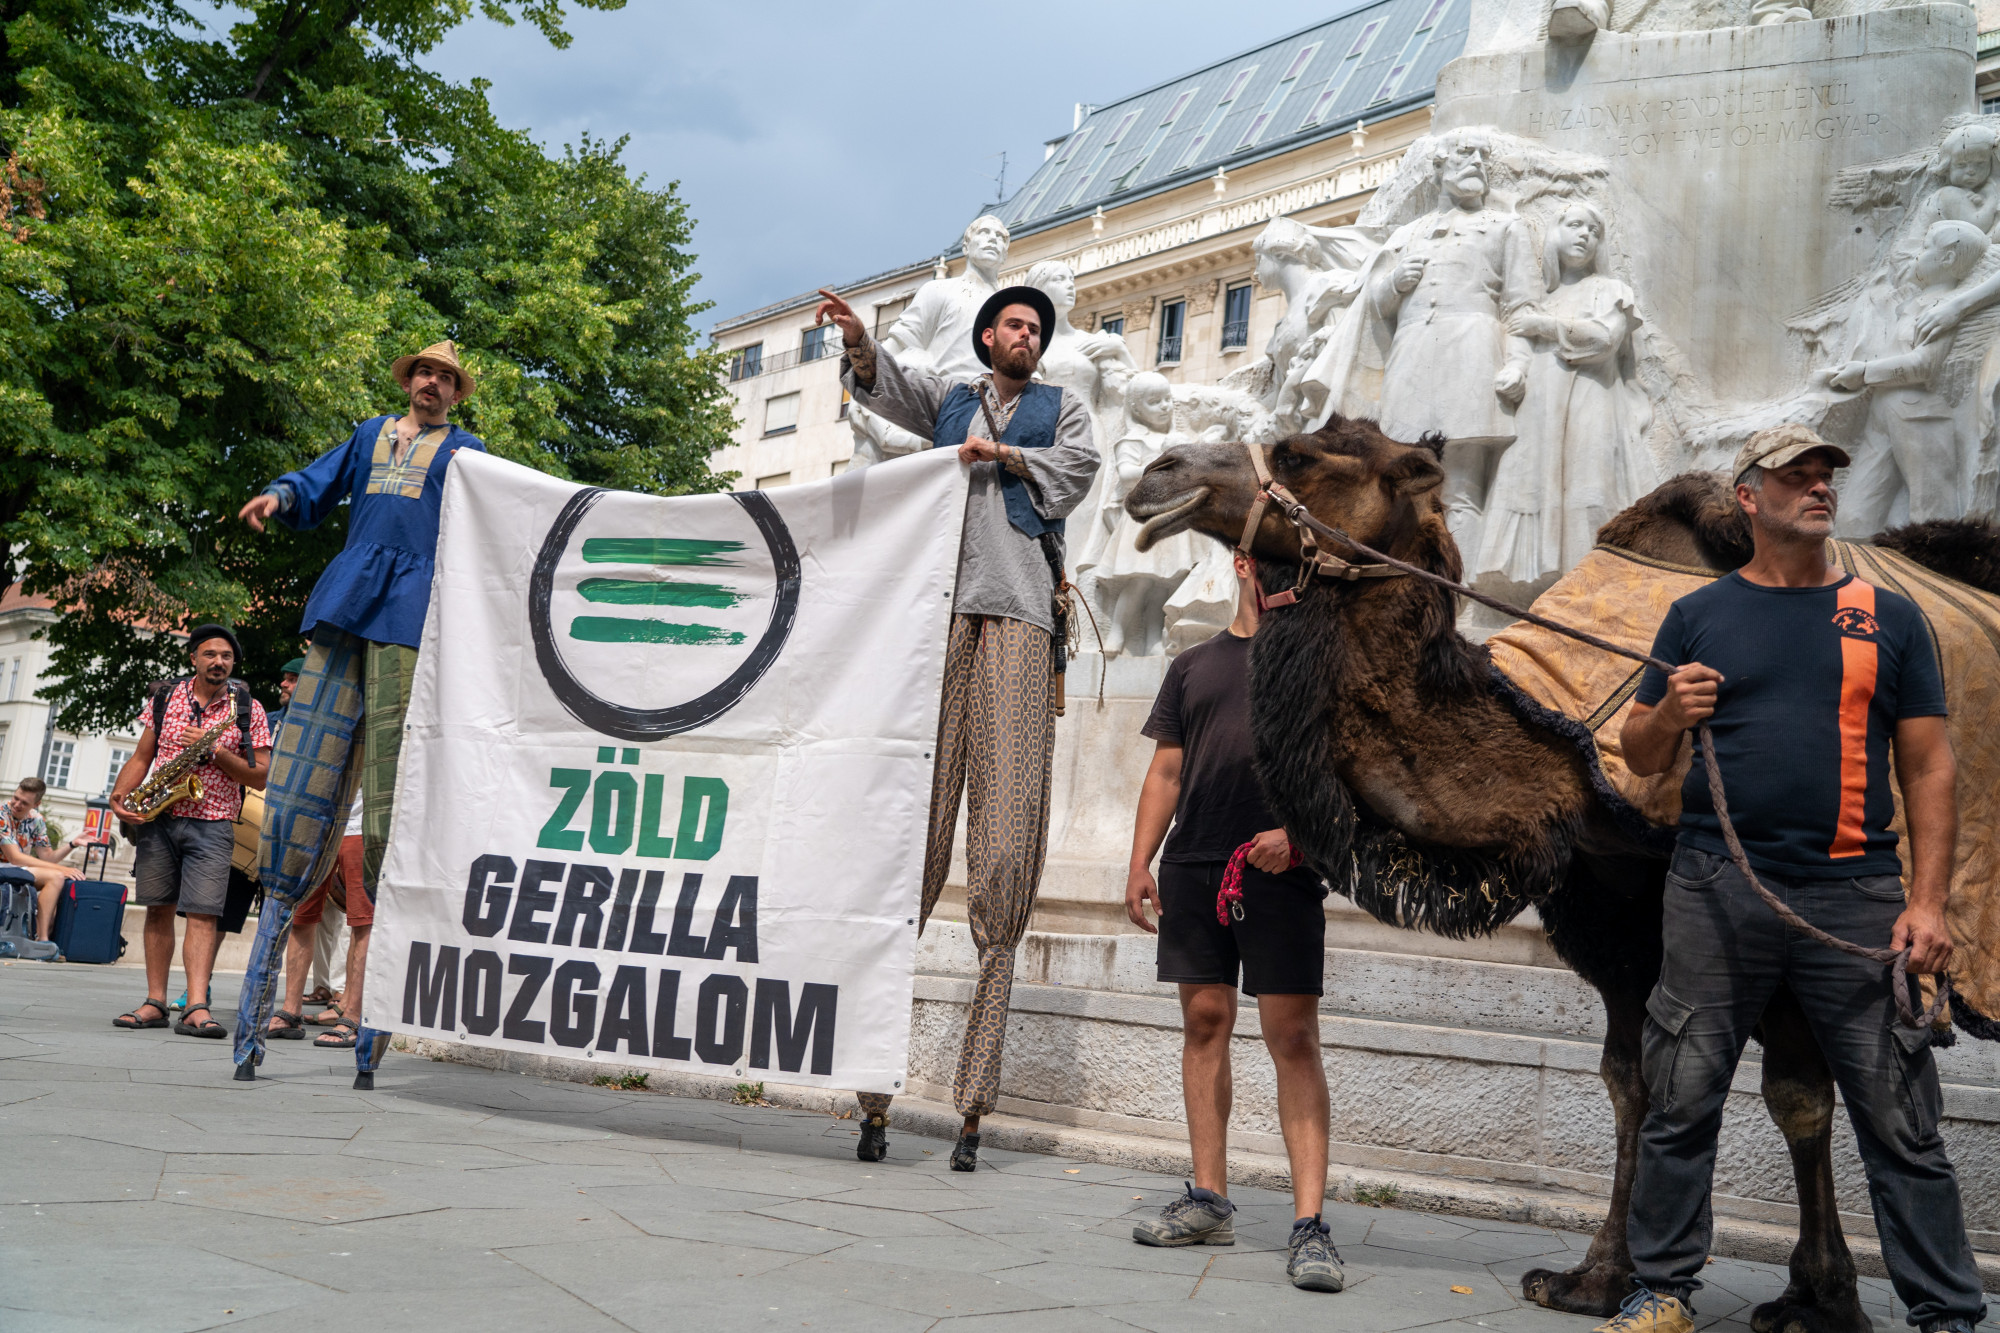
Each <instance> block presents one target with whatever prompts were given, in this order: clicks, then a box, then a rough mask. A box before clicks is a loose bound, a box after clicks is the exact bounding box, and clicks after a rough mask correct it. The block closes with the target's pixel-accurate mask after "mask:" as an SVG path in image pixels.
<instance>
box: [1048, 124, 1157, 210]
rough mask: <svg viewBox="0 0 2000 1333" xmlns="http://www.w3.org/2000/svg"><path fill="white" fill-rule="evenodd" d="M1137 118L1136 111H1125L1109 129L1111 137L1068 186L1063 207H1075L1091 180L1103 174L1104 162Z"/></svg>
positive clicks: (1115, 149) (1109, 158)
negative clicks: (1115, 124)
mask: <svg viewBox="0 0 2000 1333" xmlns="http://www.w3.org/2000/svg"><path fill="white" fill-rule="evenodd" d="M1138 118H1139V113H1138V112H1137V111H1127V112H1126V113H1125V114H1124V115H1123V116H1121V117H1120V118H1119V120H1118V127H1117V128H1116V129H1114V130H1112V131H1111V137H1110V138H1108V139H1106V140H1105V141H1104V143H1103V145H1102V146H1101V147H1099V148H1098V150H1097V152H1096V153H1094V154H1093V155H1092V156H1091V159H1090V165H1089V166H1087V167H1085V168H1084V169H1083V174H1082V175H1080V176H1078V177H1077V178H1076V184H1075V185H1073V186H1071V187H1070V191H1069V195H1068V197H1066V198H1065V199H1064V200H1063V201H1062V206H1063V207H1064V208H1073V207H1075V206H1076V201H1077V200H1079V199H1081V198H1083V192H1084V191H1085V190H1088V189H1089V188H1090V185H1091V182H1092V181H1095V180H1097V179H1098V178H1099V177H1100V176H1102V175H1103V174H1104V164H1105V163H1107V162H1109V161H1110V160H1111V155H1112V154H1113V153H1114V152H1116V151H1117V150H1118V145H1119V144H1120V143H1122V142H1124V139H1125V131H1127V130H1129V129H1131V128H1132V122H1133V121H1135V120H1137V119H1138Z"/></svg>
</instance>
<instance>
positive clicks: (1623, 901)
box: [1126, 418, 2000, 1333]
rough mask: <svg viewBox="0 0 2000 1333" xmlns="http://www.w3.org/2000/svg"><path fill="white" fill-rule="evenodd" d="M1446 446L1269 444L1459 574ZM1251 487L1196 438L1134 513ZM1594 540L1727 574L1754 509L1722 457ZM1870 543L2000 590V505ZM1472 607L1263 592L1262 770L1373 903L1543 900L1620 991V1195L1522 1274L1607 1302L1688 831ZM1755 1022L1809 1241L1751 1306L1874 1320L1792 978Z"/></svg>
mask: <svg viewBox="0 0 2000 1333" xmlns="http://www.w3.org/2000/svg"><path fill="white" fill-rule="evenodd" d="M1441 443H1442V442H1441V441H1438V440H1426V441H1425V442H1423V443H1420V444H1417V445H1406V444H1400V443H1397V442H1396V441H1394V440H1391V439H1389V438H1388V437H1387V436H1385V435H1384V434H1382V432H1381V431H1380V430H1378V429H1377V428H1376V427H1375V425H1374V424H1373V423H1372V422H1366V421H1347V420H1341V419H1339V418H1335V419H1334V420H1333V421H1330V422H1329V423H1328V424H1327V425H1326V426H1325V427H1324V428H1322V429H1321V430H1319V431H1317V432H1314V433H1312V434H1307V435H1296V436H1293V437H1291V438H1289V439H1286V440H1284V441H1281V442H1280V443H1278V444H1277V445H1274V446H1271V448H1270V453H1269V461H1270V468H1271V472H1272V474H1273V476H1274V477H1275V479H1276V480H1278V481H1279V482H1282V483H1283V484H1284V485H1285V486H1286V487H1287V488H1289V489H1290V490H1291V492H1292V493H1293V494H1294V495H1295V496H1297V497H1298V499H1299V500H1300V501H1301V502H1302V503H1303V504H1304V505H1305V506H1306V508H1307V509H1308V510H1309V511H1310V512H1311V513H1312V514H1313V515H1314V516H1315V517H1317V518H1319V519H1320V520H1321V521H1322V522H1325V523H1329V524H1332V525H1334V526H1336V527H1338V528H1340V529H1341V530H1343V531H1345V532H1347V533H1349V534H1351V535H1353V536H1354V537H1355V538H1356V539H1357V540H1359V541H1361V542H1365V543H1367V544H1368V545H1370V546H1372V547H1374V548H1375V549H1377V550H1379V551H1382V552H1385V553H1386V554H1388V555H1391V556H1394V557H1395V558H1397V559H1400V560H1404V561H1408V562H1410V563H1412V564H1415V565H1418V566H1420V567H1422V568H1424V569H1428V570H1432V571H1435V572H1437V573H1440V574H1444V575H1446V576H1448V577H1450V578H1453V579H1457V578H1459V577H1460V572H1461V560H1460V554H1459V551H1458V549H1457V547H1456V545H1455V544H1454V543H1453V541H1452V538H1451V535H1450V533H1449V531H1448V530H1447V528H1446V526H1445V517H1444V510H1443V506H1442V504H1441V502H1440V499H1439V496H1440V487H1441V484H1442V482H1443V480H1444V471H1443V469H1442V467H1441V466H1440V465H1439V461H1438V459H1439V453H1440V447H1441ZM1256 492H1257V478H1256V475H1255V473H1254V472H1253V470H1252V465H1251V462H1250V459H1249V456H1248V453H1247V451H1246V449H1245V447H1244V446H1243V445H1240V444H1191V445H1183V446H1180V447H1178V448H1175V449H1172V450H1169V451H1167V452H1166V453H1165V454H1163V455H1162V456H1161V457H1160V458H1158V459H1157V460H1155V461H1154V462H1153V463H1152V464H1151V466H1149V467H1148V468H1147V470H1146V472H1145V474H1144V475H1143V476H1142V477H1141V478H1140V480H1139V481H1138V482H1137V483H1136V484H1135V485H1134V487H1133V489H1132V491H1131V493H1130V495H1129V497H1128V498H1127V500H1126V509H1127V511H1128V512H1129V513H1130V514H1131V515H1132V516H1133V517H1134V518H1136V519H1139V520H1141V521H1142V523H1143V524H1144V529H1143V532H1142V535H1141V545H1142V548H1143V545H1144V543H1145V542H1148V541H1153V540H1158V539H1160V538H1162V537H1164V536H1166V535H1168V534H1170V533H1173V532H1179V531H1183V530H1188V529H1192V530H1195V531H1198V532H1202V533H1205V534H1207V535H1209V536H1212V537H1215V538H1217V539H1218V540H1220V541H1223V542H1225V543H1228V544H1234V543H1235V542H1236V541H1237V540H1238V538H1239V537H1240V535H1241V534H1242V531H1243V526H1244V522H1245V519H1246V517H1247V516H1248V514H1249V512H1250V508H1251V505H1252V501H1253V499H1254V497H1255V495H1256ZM1599 540H1600V541H1601V542H1605V543H1609V544H1612V545H1616V546H1620V547H1623V548H1625V549H1627V550H1631V551H1635V552H1637V553H1639V554H1641V555H1646V556H1650V557H1653V558H1655V559H1660V560H1665V561H1671V562H1674V563H1677V564H1683V565H1698V566H1703V567H1706V568H1709V569H1715V570H1728V569H1734V568H1736V567H1738V566H1740V565H1742V564H1744V563H1745V562H1746V561H1747V560H1748V559H1749V557H1750V535H1749V524H1748V520H1747V519H1746V518H1745V517H1744V515H1743V514H1742V512H1741V510H1740V509H1739V508H1738V507H1737V505H1736V502H1735V497H1734V494H1733V492H1732V490H1731V489H1730V488H1728V487H1726V486H1724V485H1723V484H1722V482H1721V481H1720V479H1718V478H1717V477H1715V476H1713V475H1711V474H1707V473H1688V474H1684V475H1682V476H1680V477H1676V478H1674V479H1673V480H1671V481H1669V482H1667V483H1666V484H1665V485H1663V486H1661V487H1660V488H1659V489H1657V490H1655V491H1654V492H1652V493H1651V494H1649V495H1647V496H1646V497H1644V498H1643V499H1642V500H1641V501H1640V502H1639V503H1638V504H1636V505H1634V506H1633V507H1632V508H1630V509H1628V510H1626V511H1624V512H1623V513H1621V514H1619V515H1618V516H1616V517H1615V518H1614V519H1613V520H1612V521H1611V522H1610V523H1609V524H1607V525H1606V526H1605V528H1604V529H1603V530H1602V531H1601V532H1600V534H1599ZM1876 543H1877V544H1881V545H1886V546H1892V547H1894V548H1895V549H1898V550H1900V551H1901V552H1902V553H1903V554H1904V555H1906V556H1908V557H1909V558H1911V559H1913V560H1916V561H1918V562H1919V563H1923V564H1925V565H1926V566H1927V567H1929V568H1932V569H1934V570H1936V571H1937V572H1939V573H1942V574H1945V575H1946V576H1947V577H1953V578H1957V579H1959V580H1960V581H1964V582H1969V583H1972V584H1973V585H1974V586H1978V587H1982V588H1984V589H1985V590H1987V591H2000V562H1996V559H1995V556H1996V552H2000V532H1996V531H1995V530H1994V529H1992V528H1991V527H1990V526H1987V525H1979V524H1956V525H1954V524H1942V525H1941V524H1924V525H1919V527H1917V528H1913V529H1903V530H1900V531H1899V532H1892V533H1887V534H1883V535H1882V536H1880V537H1878V538H1877V539H1876ZM1253 550H1254V553H1255V554H1256V556H1257V558H1258V562H1259V569H1260V576H1261V579H1262V582H1263V585H1264V587H1265V590H1266V592H1267V593H1276V592H1279V591H1281V590H1282V589H1284V588H1286V587H1289V586H1291V585H1292V583H1293V582H1294V580H1295V578H1296V576H1297V571H1298V568H1299V559H1300V554H1301V551H1300V544H1299V541H1298V537H1297V534H1296V532H1295V530H1294V529H1293V527H1292V525H1291V524H1290V523H1289V522H1287V521H1286V520H1285V519H1284V518H1283V516H1282V515H1281V514H1280V513H1279V512H1278V511H1277V509H1276V508H1275V507H1273V508H1271V509H1270V510H1268V511H1267V512H1266V513H1265V516H1264V518H1263V520H1262V522H1261V524H1260V525H1259V527H1258V529H1257V532H1256V534H1255V537H1254V540H1253ZM1456 611H1457V607H1456V605H1455V598H1454V597H1453V595H1452V594H1451V593H1449V592H1447V591H1446V590H1444V589H1441V588H1439V587H1438V586H1436V585H1435V584H1431V583H1428V582H1425V581H1423V580H1420V579H1416V578H1410V577H1400V578H1383V579H1362V580H1360V581H1358V582H1345V581H1331V580H1325V579H1315V580H1313V581H1312V583H1311V584H1310V585H1309V586H1308V587H1306V588H1305V589H1304V590H1303V592H1302V593H1301V594H1300V596H1299V599H1298V602H1297V603H1296V605H1294V606H1292V607H1290V608H1287V609H1284V610H1278V611H1272V612H1270V613H1267V615H1266V616H1265V618H1264V621H1263V624H1262V625H1261V626H1260V628H1259V630H1258V635H1257V642H1256V648H1255V651H1254V653H1253V655H1252V667H1251V675H1252V680H1251V692H1252V702H1251V716H1252V730H1253V734H1254V739H1255V745H1256V755H1257V767H1258V774H1259V777H1260V778H1261V780H1262V781H1263V784H1264V787H1265V791H1266V794H1267V796H1268V797H1269V799H1270V801H1271V804H1272V808H1273V810H1274V812H1275V813H1276V814H1277V815H1278V816H1279V817H1280V819H1282V821H1283V823H1284V827H1285V828H1286V829H1287V830H1288V831H1289V832H1290V833H1291V836H1292V839H1293V842H1294V843H1295V845H1297V846H1298V847H1299V848H1300V849H1301V851H1302V852H1303V854H1304V856H1305V859H1306V861H1307V863H1308V864H1309V865H1311V866H1313V867H1314V868H1315V869H1317V870H1318V871H1319V872H1320V873H1321V874H1323V875H1325V876H1326V877H1327V880H1328V882H1329V883H1330V884H1331V885H1332V886H1333V887H1334V888H1335V889H1336V890H1340V891H1343V892H1345V893H1347V894H1349V895H1350V896H1351V897H1352V898H1353V899H1354V900H1355V901H1356V902H1357V903H1358V904H1359V905H1360V906H1361V907H1362V908H1364V909H1365V910H1367V911H1368V912H1370V913H1371V914H1373V915H1374V916H1376V917H1377V918H1378V919H1380V920H1383V921H1385V922H1387V923H1389V924H1391V925H1396V926H1403V927H1411V928H1421V929H1428V930H1431V931H1435V932H1438V933H1442V934H1445V935H1449V936H1454V937H1460V938H1463V937H1466V936H1473V935H1481V934H1486V933H1489V932H1491V931H1493V930H1495V929H1498V928H1499V927H1500V926H1501V925H1503V924H1505V923H1506V922H1507V921H1509V920H1511V919H1513V918H1514V917H1515V916H1517V915H1519V913H1520V912H1521V911H1522V910H1523V909H1524V908H1525V907H1527V906H1529V905H1530V904H1532V905H1534V906H1535V907H1536V908H1537V909H1538V911H1539V913H1540V916H1541V920H1542V923H1543V926H1544V928H1545V929H1546V931H1547V934H1548V938H1549V941H1550V943H1551V945H1552V946H1553V947H1554V949H1555V951H1556V952H1557V954H1558V955H1559V956H1560V957H1561V958H1562V959H1563V961H1564V962H1565V963H1567V964H1568V965H1569V966H1570V967H1571V968H1572V969H1574V970H1575V971H1576V972H1577V973H1578V974H1579V975H1580V976H1581V977H1583V979H1584V980H1585V981H1587V982H1588V983H1589V984H1590V985H1592V986H1593V987H1594V988H1595V989H1596V990H1597V991H1598V993H1599V995H1600V996H1601V997H1602V998H1603V1002H1604V1009H1605V1020H1606V1023H1605V1038H1604V1046H1603V1057H1602V1060H1601V1063H1600V1066H1599V1070H1600V1073H1601V1075H1602V1077H1603V1079H1604V1085H1605V1088H1606V1089H1607V1090H1608V1091H1609V1093H1610V1095H1611V1103H1612V1109H1613V1112H1614V1115H1615V1118H1616V1123H1617V1156H1616V1168H1615V1172H1614V1175H1613V1181H1612V1188H1611V1194H1610V1198H1609V1200H1608V1210H1607V1215H1606V1218H1605V1221H1604V1224H1603V1225H1602V1226H1601V1227H1600V1228H1599V1229H1598V1231H1597V1233H1596V1235H1595V1237H1594V1238H1593V1240H1592V1242H1591V1245H1590V1248H1589V1250H1588V1252H1587V1253H1586V1255H1585V1256H1584V1258H1583V1261H1582V1262H1581V1263H1580V1264H1579V1265H1578V1266H1577V1267H1575V1268H1572V1269H1570V1270H1569V1271H1567V1272H1556V1271H1553V1270H1549V1269H1536V1270H1534V1271H1531V1272H1529V1273H1528V1274H1526V1275H1525V1276H1524V1278H1523V1279H1522V1293H1523V1295H1524V1296H1526V1297H1527V1298H1529V1299H1531V1300H1534V1301H1537V1302H1539V1303H1540V1304H1542V1305H1544V1306H1547V1307H1549V1308H1552V1309H1556V1310H1562V1311H1567V1312H1571V1313H1576V1314H1590V1315H1609V1314H1612V1313H1614V1312H1615V1311H1616V1310H1617V1307H1618V1305H1619V1302H1620V1301H1622V1300H1623V1299H1624V1298H1625V1297H1626V1296H1627V1295H1628V1294H1629V1292H1630V1290H1631V1274H1632V1259H1631V1253H1630V1250H1629V1248H1628V1246H1627V1242H1626V1234H1625V1233H1626V1212H1627V1206H1628V1204H1629V1202H1630V1196H1631V1188H1632V1177H1633V1169H1634V1165H1635V1162H1636V1158H1637V1145H1638V1132H1639V1127H1640V1124H1641V1122H1642V1121H1643V1120H1644V1118H1645V1114H1646V1110H1647V1106H1648V1098H1647V1092H1646V1085H1645V1081H1644V1079H1643V1077H1642V1075H1641V1072H1640V1036H1641V1031H1642V1025H1643V1023H1644V1020H1645V1004H1646V998H1647V995H1648V993H1649V992H1650V991H1651V989H1652V987H1653V984H1654V982H1655V980H1656V979H1657V977H1658V976H1659V971H1660V959H1661V925H1660V914H1661V900H1662V895H1663V891H1664V886H1665V876H1666V869H1667V864H1668V858H1669V855H1670V852H1671V845H1672V839H1671V831H1670V830H1661V829H1657V828H1654V827H1652V826H1650V825H1647V824H1645V822H1644V821H1643V820H1641V819H1638V818H1637V817H1636V812H1634V811H1633V810H1632V809H1631V808H1630V807H1629V806H1622V803H1620V802H1618V801H1616V800H1615V798H1611V799H1607V791H1606V789H1605V788H1604V787H1603V786H1602V785H1601V783H1602V779H1601V778H1597V779H1596V780H1595V781H1594V780H1593V774H1594V771H1595V770H1594V769H1593V766H1592V765H1591V764H1590V763H1589V762H1588V761H1587V760H1586V759H1585V758H1584V752H1583V749H1581V748H1579V737H1578V736H1577V734H1576V732H1577V724H1575V723H1573V722H1570V721H1569V720H1568V719H1566V718H1563V717H1561V716H1560V715H1558V714H1555V713H1551V712H1548V711H1546V710H1543V709H1541V708H1540V707H1539V706H1538V705H1536V704H1534V703H1533V702H1532V701H1530V700H1528V699H1526V698H1525V697H1524V696H1521V695H1520V694H1519V693H1518V691H1512V690H1509V689H1503V688H1501V687H1500V686H1499V685H1498V683H1497V682H1496V680H1495V679H1494V673H1493V672H1492V671H1491V668H1490V665H1489V659H1488V656H1487V652H1486V649H1485V648H1484V647H1483V646H1480V645H1476V644H1473V643H1471V642H1469V641H1468V640H1466V639H1465V638H1463V637H1461V636H1460V635H1459V634H1458V632H1457V631H1456V629H1455V628H1454V621H1455V618H1456ZM1586 744H1587V742H1586ZM1758 1037H1759V1039H1760V1040H1761V1041H1762V1043H1763V1047H1764V1058H1763V1092H1764V1100H1765V1105H1766V1107H1767V1109H1768V1110H1769V1112H1770V1115H1771V1118H1772V1119H1773V1121H1775V1122H1776V1124H1777V1126H1778V1129H1779V1130H1780V1132H1781V1133H1783V1135H1784V1137H1785V1140H1786V1143H1787V1145H1788V1146H1789V1148H1790V1153H1791V1158H1792V1166H1793V1171H1794V1175H1795V1177H1796V1181H1797V1188H1798V1200H1799V1239H1798V1243H1797V1245H1796V1247H1795V1248H1794V1250H1793V1252H1792V1255H1791V1261H1790V1283H1789V1285H1788V1286H1787V1289H1786V1290H1785V1292H1784V1294H1783V1295H1782V1296H1781V1297H1780V1298H1779V1299H1778V1300H1776V1301H1772V1302H1768V1303H1766V1304H1764V1305H1762V1306H1759V1307H1758V1308H1757V1309H1756V1310H1755V1311H1754V1312H1753V1317H1752V1323H1751V1326H1752V1327H1753V1328H1755V1329H1758V1330H1760V1331H1761V1330H1779V1331H1780V1333H1865V1330H1868V1329H1869V1328H1870V1323H1869V1321H1868V1319H1867V1317H1866V1316H1865V1315H1864V1314H1863V1313H1862V1311H1861V1307H1860V1304H1859V1300H1858V1296H1857V1292H1856V1287H1855V1268H1854V1262H1853V1259H1852V1257H1851V1256H1850V1254H1849V1251H1848V1248H1847V1242H1846V1239H1845V1237H1844V1236H1843V1235H1842V1232H1841V1229H1840V1221H1839V1215H1838V1212H1837V1210H1836V1206H1835V1201H1834V1182H1833V1161H1832V1153H1831V1131H1832V1125H1833V1112H1834V1084H1833V1079H1832V1075H1831V1073H1830V1071H1829V1070H1828V1068H1827V1066H1826V1063H1825V1061H1824V1060H1823V1058H1822V1057H1821V1055H1820V1052H1819V1048H1818V1046H1817V1044H1816V1043H1815V1041H1814V1039H1813V1037H1812V1034H1811V1031H1810V1029H1809V1028H1808V1027H1807V1025H1806V1021H1805V1016H1804V1014H1803V1012H1802V1011H1801V1010H1800V1009H1799V1006H1798V1003H1797V1001H1796V1000H1795V999H1793V998H1792V996H1791V995H1790V993H1789V992H1788V991H1783V990H1781V991H1780V992H1779V994H1778V996H1777V997H1776V998H1775V999H1774V1000H1773V1001H1772V1003H1771V1006H1770V1008H1769V1009H1768V1010H1767V1011H1766V1013H1765V1014H1764V1016H1763V1021H1762V1023H1761V1025H1760V1029H1759V1032H1758Z"/></svg>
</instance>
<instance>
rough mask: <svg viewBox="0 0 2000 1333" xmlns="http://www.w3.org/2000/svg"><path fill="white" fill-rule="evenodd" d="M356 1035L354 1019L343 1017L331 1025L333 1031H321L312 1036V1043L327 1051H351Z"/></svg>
mask: <svg viewBox="0 0 2000 1333" xmlns="http://www.w3.org/2000/svg"><path fill="white" fill-rule="evenodd" d="M355 1036H356V1032H355V1027H354V1020H353V1019H350V1018H343V1019H341V1020H340V1021H339V1022H338V1023H335V1024H334V1025H333V1031H331V1032H322V1033H320V1034H319V1035H318V1036H317V1037H314V1038H313V1045H315V1046H318V1047H321V1048H323V1049H325V1050H329V1051H351V1050H353V1049H354V1039H355Z"/></svg>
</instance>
